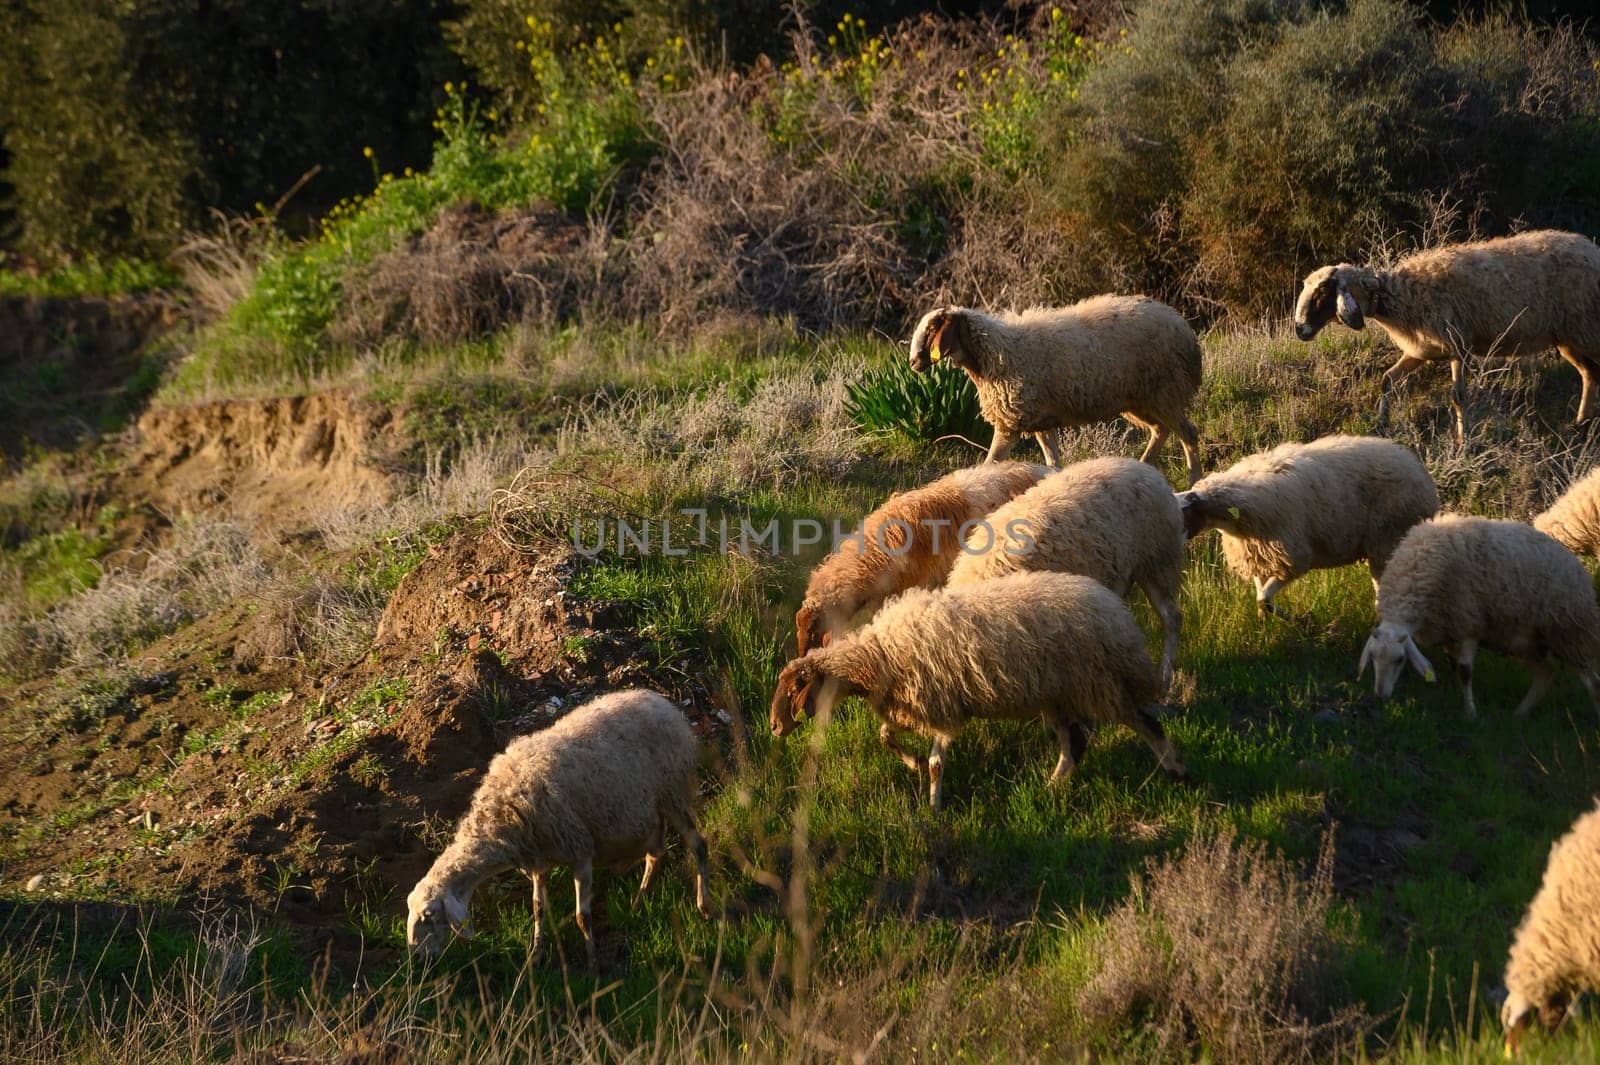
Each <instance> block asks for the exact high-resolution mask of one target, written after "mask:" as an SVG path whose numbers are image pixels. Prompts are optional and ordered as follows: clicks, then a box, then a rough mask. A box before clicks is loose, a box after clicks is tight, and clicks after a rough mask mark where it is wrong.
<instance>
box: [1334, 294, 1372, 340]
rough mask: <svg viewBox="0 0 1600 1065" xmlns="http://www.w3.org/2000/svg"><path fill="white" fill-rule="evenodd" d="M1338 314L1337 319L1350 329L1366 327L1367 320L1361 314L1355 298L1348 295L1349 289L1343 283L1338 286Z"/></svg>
mask: <svg viewBox="0 0 1600 1065" xmlns="http://www.w3.org/2000/svg"><path fill="white" fill-rule="evenodd" d="M1338 314H1339V321H1341V322H1343V323H1344V324H1345V325H1347V326H1349V327H1350V328H1351V329H1358V330H1359V329H1364V328H1366V325H1367V320H1366V318H1365V317H1363V316H1362V314H1361V308H1360V306H1359V305H1357V303H1356V298H1355V297H1354V296H1352V295H1350V292H1349V290H1348V289H1346V288H1345V287H1344V286H1343V285H1340V286H1339V303H1338Z"/></svg>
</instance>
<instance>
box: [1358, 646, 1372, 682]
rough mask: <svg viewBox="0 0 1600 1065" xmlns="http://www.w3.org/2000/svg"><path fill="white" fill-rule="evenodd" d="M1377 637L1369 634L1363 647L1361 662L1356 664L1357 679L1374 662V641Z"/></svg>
mask: <svg viewBox="0 0 1600 1065" xmlns="http://www.w3.org/2000/svg"><path fill="white" fill-rule="evenodd" d="M1376 638H1377V637H1375V636H1368V637H1367V643H1366V646H1365V647H1363V648H1361V663H1360V664H1359V665H1357V666H1356V680H1360V679H1361V677H1362V675H1363V674H1364V673H1366V671H1367V666H1368V665H1369V664H1370V663H1371V662H1372V641H1373V640H1375V639H1376Z"/></svg>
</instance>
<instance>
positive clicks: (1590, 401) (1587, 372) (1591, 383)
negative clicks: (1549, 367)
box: [1556, 347, 1595, 425]
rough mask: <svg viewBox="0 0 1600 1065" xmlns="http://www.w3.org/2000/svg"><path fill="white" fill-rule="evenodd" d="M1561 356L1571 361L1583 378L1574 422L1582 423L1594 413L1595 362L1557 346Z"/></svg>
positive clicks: (1569, 349)
mask: <svg viewBox="0 0 1600 1065" xmlns="http://www.w3.org/2000/svg"><path fill="white" fill-rule="evenodd" d="M1556 350H1557V351H1559V352H1561V357H1562V358H1563V359H1566V360H1567V361H1568V362H1570V363H1572V365H1573V367H1574V368H1575V369H1576V370H1577V371H1578V376H1579V377H1581V378H1582V379H1583V391H1582V392H1581V393H1579V395H1578V416H1577V417H1576V418H1574V419H1573V422H1574V424H1577V425H1582V424H1583V423H1584V422H1586V421H1588V420H1589V418H1590V417H1591V416H1592V415H1593V414H1594V393H1595V364H1594V363H1593V362H1591V361H1590V360H1589V359H1588V358H1586V357H1584V356H1583V355H1580V354H1578V353H1577V352H1576V351H1573V350H1572V349H1571V348H1569V347H1557V348H1556Z"/></svg>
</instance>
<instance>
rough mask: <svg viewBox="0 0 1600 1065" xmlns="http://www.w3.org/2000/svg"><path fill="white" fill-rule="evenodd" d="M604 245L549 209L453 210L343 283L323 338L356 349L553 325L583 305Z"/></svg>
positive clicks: (588, 228) (583, 225)
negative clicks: (522, 324) (511, 327)
mask: <svg viewBox="0 0 1600 1065" xmlns="http://www.w3.org/2000/svg"><path fill="white" fill-rule="evenodd" d="M608 240H609V233H608V232H607V229H606V226H605V224H604V222H602V221H600V220H598V219H596V220H593V221H590V222H584V221H583V220H581V219H575V218H573V217H572V216H570V215H568V214H566V213H565V212H563V211H560V210H558V209H556V208H554V207H551V206H549V205H544V206H538V207H531V208H527V209H524V210H517V211H501V212H493V211H490V210H488V209H486V208H484V207H482V206H480V205H479V204H476V203H462V204H457V205H456V206H454V207H451V208H449V209H447V210H446V211H444V212H443V213H442V214H441V215H440V216H439V218H438V220H437V221H436V222H435V223H434V224H433V226H432V228H430V229H429V230H428V231H427V232H426V233H423V234H422V235H421V236H419V237H416V238H415V239H414V240H412V241H411V243H410V244H409V245H408V246H407V247H404V248H400V249H397V250H395V251H391V252H387V253H385V254H383V255H380V256H378V258H377V259H376V260H374V262H373V263H372V264H371V266H370V267H368V268H367V269H365V270H362V271H359V272H356V273H355V274H353V275H352V276H351V277H350V278H349V279H347V281H346V291H345V299H344V301H343V303H342V306H341V308H340V311H339V315H338V317H337V318H336V319H335V320H334V322H333V324H332V325H331V326H330V328H329V331H330V334H331V336H332V337H333V338H334V339H335V340H337V341H340V342H342V343H347V344H352V345H355V346H357V347H372V346H375V345H377V344H378V343H379V342H381V341H383V340H386V339H390V338H394V337H402V338H406V339H410V340H415V341H420V342H423V343H430V344H450V343H456V342H460V341H464V340H471V339H474V338H476V337H480V336H484V335H487V334H490V333H493V332H495V331H497V330H499V329H500V328H501V327H503V326H505V325H508V324H511V323H518V322H528V323H552V322H556V321H560V320H562V319H563V318H566V317H569V316H570V315H572V314H573V313H574V312H575V311H576V310H577V309H578V306H579V304H580V303H581V302H582V301H583V300H584V299H585V298H589V297H592V295H593V293H594V283H595V282H596V281H597V280H598V278H599V277H600V275H601V264H602V263H603V260H604V257H605V251H606V244H607V242H608Z"/></svg>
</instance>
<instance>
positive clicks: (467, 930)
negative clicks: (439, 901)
mask: <svg viewBox="0 0 1600 1065" xmlns="http://www.w3.org/2000/svg"><path fill="white" fill-rule="evenodd" d="M444 916H445V920H447V921H449V922H450V929H451V931H453V932H455V934H456V935H458V936H460V937H461V938H462V939H471V938H472V915H471V913H470V912H469V911H468V909H467V903H466V901H465V900H464V899H459V898H457V897H456V896H454V895H446V896H445V897H444Z"/></svg>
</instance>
